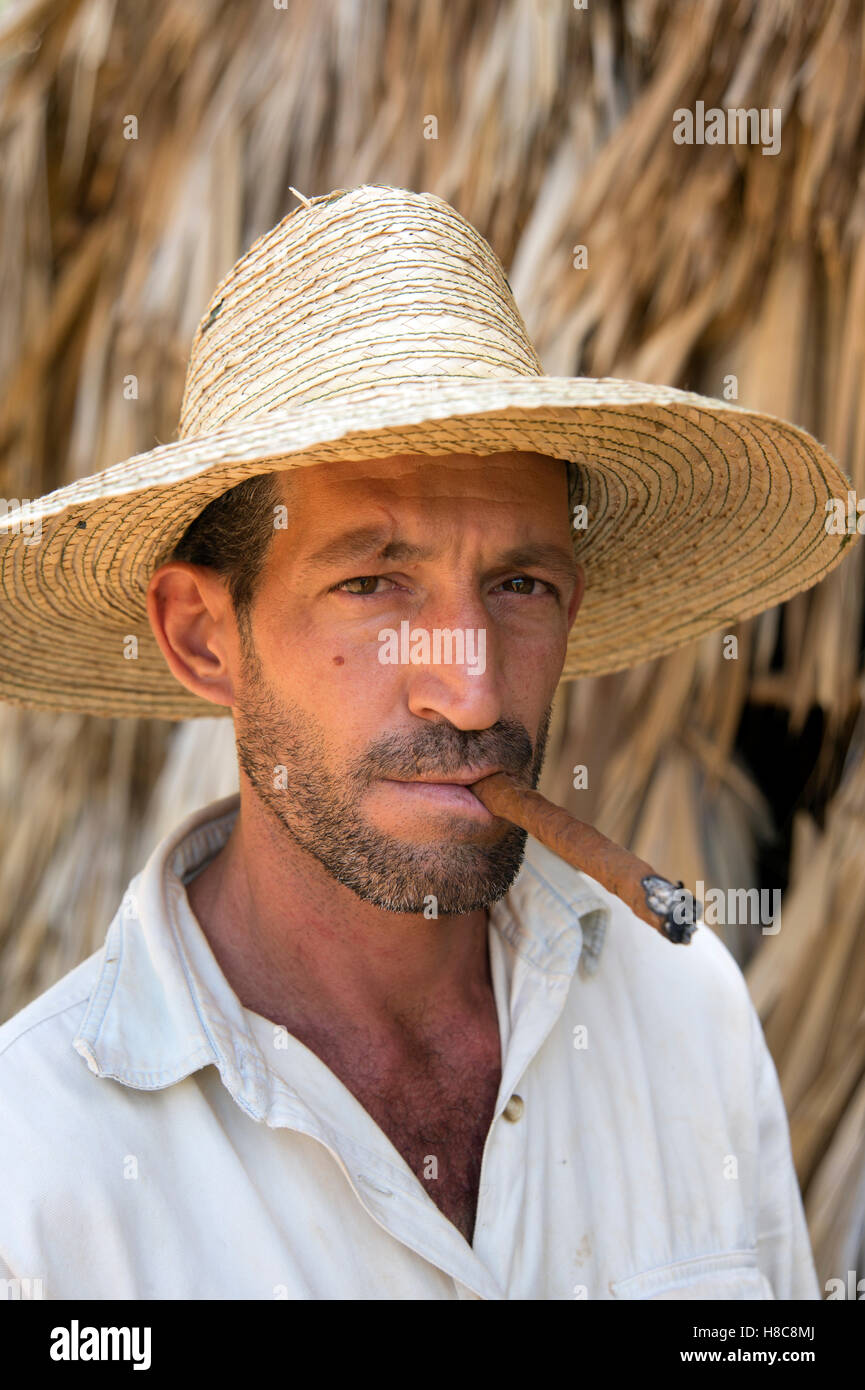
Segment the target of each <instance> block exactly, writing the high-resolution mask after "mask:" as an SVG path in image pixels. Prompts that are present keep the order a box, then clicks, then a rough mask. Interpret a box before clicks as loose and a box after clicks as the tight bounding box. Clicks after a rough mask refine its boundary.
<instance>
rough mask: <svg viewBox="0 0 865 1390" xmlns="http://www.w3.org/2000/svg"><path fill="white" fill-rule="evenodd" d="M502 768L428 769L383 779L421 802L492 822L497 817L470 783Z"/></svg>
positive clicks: (413, 799) (478, 819)
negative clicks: (447, 772)
mask: <svg viewBox="0 0 865 1390" xmlns="http://www.w3.org/2000/svg"><path fill="white" fill-rule="evenodd" d="M499 771H501V769H500V768H498V767H481V768H469V769H467V770H465V771H463V772H455V773H451V774H445V773H441V772H438V773H428V774H426V775H425V776H423V777H412V778H404V779H403V778H399V777H386V778H384V779H383V781H384V782H385V784H386V785H388V784H389V785H390V786H392V787H396V788H398V789H399V792H400V794H401V795H405V796H406V797H408V798H410V799H411V800H412V801H415V802H417V804H418V805H419V806H420V805H422V804H424V803H426V804H428V805H429V806H431V807H432V806H438V807H440V808H441V809H442V810H452V811H459V812H461V813H462V814H464V815H470V816H472V818H473V819H475V820H477V821H479V822H489V821H492V820H494V819H495V817H494V816H493V815H492V813H491V812H490V811H488V810H487V808H486V806H484V804H483V802H482V801H480V800H479V799H478V797H476V796H475V795H474V793H473V792H471V791H470V790H469V787H470V786H471V784H472V782H479V781H480V780H481V778H482V777H489V776H491V774H492V773H493V772H499Z"/></svg>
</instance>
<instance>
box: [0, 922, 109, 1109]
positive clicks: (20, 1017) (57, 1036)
mask: <svg viewBox="0 0 865 1390" xmlns="http://www.w3.org/2000/svg"><path fill="white" fill-rule="evenodd" d="M101 956H102V948H100V949H99V950H97V951H94V952H93V954H92V955H90V956H88V957H87V959H86V960H83V961H82V962H81V963H80V965H76V966H74V967H73V969H72V970H70V971H68V972H67V974H65V975H63V976H62V977H61V978H60V979H59V980H57V981H56V982H55V983H54V984H53V985H51V986H49V988H48V989H46V990H44V991H43V993H42V994H39V995H37V997H36V998H35V999H33V1000H31V1002H30V1003H29V1004H26V1005H25V1006H24V1008H23V1009H19V1010H18V1012H17V1013H16V1014H13V1015H12V1017H11V1018H9V1019H7V1020H6V1022H5V1023H3V1024H0V1104H2V1103H3V1102H5V1101H6V1100H7V1099H8V1092H9V1087H10V1086H12V1085H14V1086H15V1088H16V1089H17V1088H18V1087H24V1086H27V1085H29V1084H31V1082H32V1079H33V1075H34V1073H36V1072H40V1071H43V1070H44V1069H45V1068H46V1067H50V1068H51V1069H52V1070H53V1071H55V1072H59V1071H62V1070H64V1069H65V1068H66V1067H67V1066H68V1067H69V1068H72V1067H74V1068H75V1072H76V1073H77V1071H78V1069H79V1068H82V1069H83V1070H85V1071H86V1064H85V1063H84V1062H83V1060H82V1059H81V1057H79V1055H78V1053H77V1052H75V1050H74V1049H73V1047H72V1039H73V1038H74V1037H75V1035H76V1033H77V1032H78V1029H79V1027H80V1025H81V1022H82V1020H83V1018H84V1014H85V1011H86V1009H87V1001H88V999H89V998H90V995H91V993H92V990H93V987H94V985H95V983H96V979H97V976H98V972H99V965H100V959H101Z"/></svg>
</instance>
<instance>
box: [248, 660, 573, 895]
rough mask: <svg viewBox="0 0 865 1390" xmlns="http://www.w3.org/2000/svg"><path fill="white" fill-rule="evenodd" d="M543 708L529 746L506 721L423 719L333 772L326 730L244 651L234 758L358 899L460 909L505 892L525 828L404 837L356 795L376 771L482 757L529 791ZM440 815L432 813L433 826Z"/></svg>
mask: <svg viewBox="0 0 865 1390" xmlns="http://www.w3.org/2000/svg"><path fill="white" fill-rule="evenodd" d="M551 715H552V705H549V706H548V707H547V709H546V710H545V711H544V715H543V718H542V720H541V724H540V728H539V730H538V735H537V739H536V746H535V748H534V749H533V748H532V741H531V738H530V737H529V734H528V732H527V731H526V729H525V728H524V726H523V725H522V724H520V723H519V722H518V721H517V720H508V719H503V720H499V721H497V723H496V724H494V725H493V726H492V727H491V728H489V729H483V730H477V731H475V730H470V731H464V730H461V729H457V728H455V727H454V726H453V725H452V724H447V723H442V724H427V725H425V726H424V727H422V728H419V729H417V730H416V731H413V732H411V733H387V734H383V735H382V736H381V737H380V738H377V739H375V740H374V741H373V742H372V743H371V744H369V746H368V747H367V749H366V751H365V752H364V753H363V754H362V755H361V756H360V757H358V758H356V759H355V760H353V761H352V762H351V763H350V764H348V765H347V766H345V767H344V768H342V769H340V770H339V772H338V773H333V772H332V771H331V770H330V769H329V767H328V765H327V763H326V761H325V758H324V749H325V748H326V747H327V734H326V731H325V729H324V728H322V727H321V726H320V725H318V724H317V722H316V720H315V719H314V717H313V716H312V715H310V714H309V713H308V712H307V711H305V710H301V709H299V708H298V707H296V706H292V705H289V704H286V703H285V702H284V701H283V699H282V697H281V696H280V695H279V693H278V692H277V691H276V690H275V689H274V688H273V687H272V686H271V685H269V684H268V682H267V681H266V680H265V678H264V675H263V673H262V671H261V668H260V665H259V664H258V661H257V658H256V656H255V655H254V653H252V652H250V651H247V653H246V658H245V662H244V681H243V687H242V690H241V693H240V695H239V696H238V699H237V703H236V705H235V708H234V717H235V738H236V746H237V760H238V763H239V765H240V767H241V768H242V769H243V771H244V773H245V774H246V776H247V778H248V779H249V782H250V784H251V786H252V789H253V791H254V794H255V796H256V797H257V798H258V800H259V802H260V803H261V804H262V806H264V807H265V808H266V810H267V811H269V812H270V813H271V815H272V816H273V817H274V818H275V819H276V821H278V822H279V824H280V826H281V827H282V829H283V830H284V831H285V833H286V834H287V835H289V836H290V837H291V839H292V841H293V842H294V843H295V845H297V846H299V847H300V848H301V849H302V850H304V851H306V853H308V854H310V855H312V856H313V858H315V859H317V860H318V862H319V864H321V865H322V867H323V868H324V869H325V870H326V871H327V873H328V874H329V875H330V876H331V878H333V879H335V880H336V882H337V883H340V884H342V885H343V886H344V887H345V888H349V889H351V891H352V892H353V893H355V894H356V895H357V896H358V897H359V898H361V899H363V901H364V902H369V903H373V904H374V905H375V906H376V907H380V908H384V909H385V910H386V911H388V912H406V913H414V914H420V913H424V910H425V909H426V915H428V916H429V915H432V916H439V915H449V914H465V913H469V912H476V911H477V910H478V909H480V908H485V907H488V906H489V905H490V904H491V903H494V902H496V901H498V899H499V898H502V897H504V895H505V893H507V891H508V889H509V888H510V886H511V884H512V883H513V881H514V879H515V878H516V875H517V872H518V870H519V867H520V864H521V863H522V860H523V855H524V853H525V845H526V832H525V830H522V829H520V827H519V826H516V825H508V826H507V828H506V829H505V830H504V831H503V832H502V834H501V836H500V837H499V838H498V839H496V840H495V841H493V842H492V843H488V844H476V843H471V842H469V841H468V840H467V839H466V836H467V835H476V834H477V826H476V825H475V826H474V827H472V826H470V825H469V824H468V823H467V822H466V821H465V820H464V819H463V818H462V817H460V816H454V818H453V838H452V839H451V840H449V841H448V842H447V843H442V842H441V841H440V840H435V839H433V838H430V839H429V840H426V841H425V840H424V839H423V838H422V836H421V837H420V838H419V837H417V836H416V837H415V838H414V839H413V840H412V841H411V842H406V841H405V840H401V839H399V838H398V837H396V836H395V835H389V834H387V833H386V832H384V831H381V830H379V829H377V828H376V827H375V826H374V825H373V824H371V823H370V822H369V821H368V820H366V819H365V818H364V816H363V814H362V812H361V810H360V807H361V805H362V800H363V794H364V792H365V791H366V789H367V788H368V787H369V786H370V785H371V784H373V783H374V782H376V781H377V780H378V779H379V778H383V777H385V778H386V777H392V778H397V779H405V780H408V779H410V778H412V777H418V776H427V777H431V776H433V775H434V774H437V773H440V774H441V775H442V776H443V777H448V776H451V775H454V774H456V773H457V772H459V771H461V770H462V769H464V768H466V767H479V766H480V767H484V766H489V765H493V766H496V765H498V766H501V767H503V768H505V769H506V770H507V771H508V772H511V773H512V774H513V775H514V776H516V777H519V778H520V779H521V780H524V781H528V782H529V784H530V785H531V786H532V787H535V786H536V785H537V780H538V777H539V776H540V771H541V767H542V765H543V760H544V752H545V749H546V743H547V735H548V732H549V726H550V719H551ZM442 823H443V819H442V817H441V816H440V815H439V816H437V817H436V824H437V825H439V826H440V825H441V824H442ZM483 833H484V834H489V830H488V829H487V828H485V830H484V832H483ZM430 899H434V900H435V910H434V911H431V903H430Z"/></svg>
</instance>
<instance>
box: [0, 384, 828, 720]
mask: <svg viewBox="0 0 865 1390" xmlns="http://www.w3.org/2000/svg"><path fill="white" fill-rule="evenodd" d="M507 450H522V451H528V452H532V453H539V454H547V455H551V456H552V457H555V458H560V459H569V460H572V461H574V462H576V463H578V464H579V465H580V466H581V472H582V475H583V499H582V500H583V503H584V505H585V506H586V509H587V524H586V526H585V528H584V529H575V530H574V533H573V534H574V547H575V553H576V555H577V558H578V559H579V561H580V563H581V564H582V565H583V567H584V570H585V574H586V592H585V597H584V600H583V604H582V607H581V609H580V612H579V614H578V617H577V621H576V623H575V625H574V628H573V630H572V633H571V637H570V640H569V643H568V650H567V657H566V661H565V666H564V669H563V672H562V679H563V680H573V679H575V678H577V677H579V676H588V675H600V674H603V673H607V672H612V671H617V670H620V669H622V668H624V667H627V666H631V665H634V664H636V663H638V662H642V661H647V660H649V659H651V658H654V657H658V656H662V655H664V654H666V653H668V652H671V651H673V650H674V649H676V648H677V647H680V646H682V645H683V644H684V643H686V642H690V641H693V640H694V639H696V638H698V637H701V636H702V635H703V634H705V633H708V632H712V631H715V630H719V629H725V630H727V629H729V628H730V627H731V626H732V624H734V623H736V622H739V621H741V620H743V619H745V618H749V617H751V616H753V615H754V614H756V613H759V612H761V611H762V610H764V609H766V608H769V607H772V606H773V605H775V604H777V603H781V602H783V601H784V600H785V599H788V598H790V597H791V596H792V595H793V594H796V593H798V592H800V591H801V590H803V589H807V588H809V587H810V586H812V585H814V584H816V583H818V582H819V581H820V580H821V579H823V578H824V577H825V576H826V575H827V574H828V573H829V572H830V570H832V569H833V568H834V567H835V565H837V564H838V562H839V560H840V559H841V557H842V552H843V550H844V547H845V545H846V544H847V543H848V542H849V541H850V540H852V539H854V536H853V535H849V534H844V535H836V534H831V533H830V532H829V530H827V524H826V523H827V515H828V511H827V503H828V502H829V500H830V499H832V498H841V499H842V500H844V499H846V496H847V491H848V488H849V486H850V484H849V480H848V479H847V478H846V476H845V475H844V473H843V472H842V471H841V469H840V468H839V467H838V465H837V464H836V463H835V461H834V460H833V458H832V457H831V455H830V454H829V453H828V452H827V451H826V450H825V449H824V448H823V447H822V446H821V445H820V444H818V443H817V441H816V440H814V439H813V438H812V437H811V436H810V435H809V434H807V433H806V432H805V431H803V430H801V429H798V428H796V427H795V426H793V425H791V424H788V423H787V422H785V421H783V420H779V419H775V418H774V417H772V416H768V415H765V414H761V413H758V412H756V411H752V410H746V409H742V408H740V407H738V406H735V405H733V404H731V403H728V402H726V401H720V400H714V399H712V398H710V397H705V396H699V395H695V394H692V393H690V392H685V391H678V390H675V389H673V388H671V387H663V386H655V385H650V384H642V383H638V382H628V381H620V380H616V379H612V378H601V379H597V380H595V379H592V378H562V377H534V376H533V377H525V376H513V377H497V378H495V379H492V380H483V379H477V378H461V377H454V376H449V377H446V378H431V379H429V380H424V379H421V380H417V379H413V380H411V381H408V382H405V383H396V384H389V385H387V386H377V387H376V388H375V389H370V388H364V389H363V390H360V391H355V392H353V393H352V394H350V395H348V396H343V395H340V396H339V397H338V399H335V400H332V401H330V402H325V403H323V404H322V403H318V402H317V403H315V404H314V405H306V406H304V405H301V406H298V407H297V408H295V409H292V410H290V411H277V412H272V413H269V414H267V415H262V416H259V417H258V418H256V419H252V420H248V421H245V422H243V423H238V424H236V425H234V426H232V427H230V428H226V429H224V430H220V431H219V432H218V433H212V434H208V435H204V436H199V437H193V438H185V439H181V440H178V441H176V442H173V443H169V444H164V445H160V446H159V447H157V448H155V449H152V450H150V451H148V452H147V453H143V454H138V455H136V456H135V457H133V458H130V459H127V460H126V461H125V462H123V463H120V464H117V465H115V466H113V467H111V468H108V469H106V470H105V471H104V472H102V473H97V474H95V475H93V476H91V477H88V478H83V479H81V480H79V481H77V482H75V483H72V484H70V485H69V486H67V487H64V488H60V489H58V490H57V491H55V492H52V493H49V494H47V495H46V496H45V497H43V498H41V499H39V501H38V502H36V503H33V504H31V505H30V507H29V509H28V510H27V511H26V512H10V513H9V515H7V516H6V517H5V518H0V614H2V630H3V638H2V644H0V699H2V700H4V701H7V702H10V703H14V704H19V705H25V706H29V707H33V708H39V709H51V710H67V711H78V712H81V713H87V714H97V715H103V716H133V715H139V716H141V715H145V716H151V717H156V718H160V719H185V718H189V717H195V716H198V715H219V714H230V713H231V711H230V709H228V708H226V707H225V706H220V705H214V704H211V703H210V702H208V701H206V700H203V699H200V698H199V697H197V696H195V695H193V694H191V693H190V692H189V691H187V690H186V689H185V688H184V687H183V686H182V685H180V684H179V682H178V681H177V680H176V679H175V677H174V676H173V675H172V673H171V671H170V670H169V668H168V665H167V663H166V662H165V659H164V657H163V655H162V653H161V651H160V650H159V647H158V645H157V643H156V641H155V639H154V637H153V634H152V632H151V629H150V625H149V622H148V619H147V613H146V605H145V595H146V591H147V586H148V582H149V580H150V577H151V575H152V573H153V571H154V569H155V568H156V567H157V565H158V564H159V563H162V562H164V561H165V560H166V559H167V558H168V555H169V554H170V552H171V550H172V548H173V546H174V545H175V544H176V542H177V541H178V540H179V539H180V537H181V535H182V534H183V532H184V531H185V530H186V528H187V526H188V525H189V523H190V522H191V521H192V520H193V518H194V517H195V516H196V515H197V514H198V513H199V512H200V511H201V510H202V509H203V508H204V507H205V506H206V505H207V503H208V502H210V501H211V500H212V499H213V498H215V497H217V496H218V495H219V494H220V493H222V492H225V491H226V490H227V489H228V488H230V487H233V486H235V484H237V483H239V482H242V481H243V480H244V479H245V478H248V477H250V476H252V475H254V474H256V473H262V472H268V471H270V470H271V469H282V468H296V467H307V466H310V465H315V464H326V463H328V462H333V461H336V460H351V459H356V460H358V464H359V467H362V462H363V460H365V459H370V458H384V457H390V456H393V455H395V454H429V455H437V454H438V455H441V454H449V453H469V454H478V455H483V454H494V453H499V452H503V451H507ZM37 523H38V527H40V528H41V534H40V535H39V537H38V539H37V538H36V535H35V529H36V528H37ZM131 637H135V638H136V639H137V641H136V642H134V643H133V642H130V638H131Z"/></svg>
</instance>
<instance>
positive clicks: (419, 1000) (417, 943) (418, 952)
mask: <svg viewBox="0 0 865 1390" xmlns="http://www.w3.org/2000/svg"><path fill="white" fill-rule="evenodd" d="M187 895H188V898H189V902H190V905H191V907H192V910H193V912H194V913H195V916H196V918H197V919H198V921H199V923H200V925H201V927H202V930H203V931H204V933H205V936H206V937H207V940H208V942H209V944H210V947H211V949H212V951H213V953H214V955H215V957H216V959H217V961H218V963H219V966H220V968H221V970H222V972H223V974H224V975H225V977H226V979H227V980H228V983H229V984H230V985H231V987H232V989H233V990H234V992H235V994H236V995H237V996H238V998H239V999H240V1002H241V1003H242V1004H243V1005H244V1006H245V1007H246V1008H249V1009H252V1010H253V1011H254V1012H256V1013H258V1014H261V1015H263V1016H264V1017H265V1018H269V1019H273V1020H274V1022H276V1023H281V1024H283V1025H284V1026H285V1027H286V1028H287V1029H288V1030H289V1032H292V1033H294V1034H295V1035H296V1036H298V1037H300V1038H301V1039H302V1040H304V1041H309V1043H310V1045H315V1042H316V1040H318V1041H322V1042H323V1041H325V1040H326V1039H331V1040H336V1039H339V1038H340V1037H342V1038H349V1037H351V1036H352V1035H354V1037H358V1036H359V1035H360V1036H362V1037H363V1038H365V1039H366V1040H367V1042H368V1044H369V1046H370V1047H372V1048H374V1049H375V1050H376V1051H380V1052H381V1053H382V1054H383V1055H385V1056H387V1055H390V1054H393V1055H394V1056H397V1055H398V1054H399V1053H400V1052H401V1050H402V1049H404V1048H405V1047H406V1046H412V1047H414V1046H417V1045H418V1044H421V1045H423V1043H424V1042H428V1043H430V1044H431V1045H434V1044H436V1042H437V1041H438V1040H439V1039H440V1038H442V1037H443V1036H445V1035H446V1034H447V1033H448V1031H449V1030H450V1029H452V1028H454V1027H456V1028H460V1027H461V1026H463V1025H464V1024H465V1022H466V1021H467V1020H470V1019H471V1018H473V1017H475V1018H480V1017H487V1018H488V1017H489V1016H490V1009H491V1006H493V996H492V983H491V977H490V967H489V956H488V949H487V913H486V911H485V910H484V909H480V910H478V911H476V912H473V913H470V914H467V915H464V916H440V917H438V918H433V919H427V918H425V917H424V916H423V914H422V913H419V914H413V913H395V912H388V911H386V910H384V909H382V908H379V907H376V906H375V905H374V904H372V903H369V902H365V901H363V900H362V899H360V898H359V897H358V896H357V895H356V894H355V893H353V892H352V891H351V890H350V889H348V888H346V887H344V886H343V885H342V884H340V883H338V882H337V881H336V880H335V879H333V878H332V877H331V876H330V875H329V874H328V873H327V872H326V870H325V869H324V868H323V866H322V865H321V864H319V862H318V861H317V860H316V859H315V858H314V857H313V856H312V855H309V854H307V853H306V852H305V851H304V850H302V849H301V848H300V847H299V846H298V845H297V844H296V843H295V842H294V840H293V839H292V837H291V836H290V835H289V833H288V832H287V831H286V830H285V829H284V828H283V827H282V826H279V825H276V824H274V822H273V820H272V819H271V818H270V817H269V815H268V813H267V811H266V810H265V809H264V808H263V807H261V806H260V804H259V803H257V802H256V801H255V800H254V798H253V799H250V800H249V801H247V802H245V801H244V799H243V797H241V807H240V811H239V814H238V817H237V820H236V822H235V825H234V828H233V831H232V834H231V836H230V837H229V839H228V841H227V843H226V844H225V846H224V847H223V849H222V850H221V851H220V852H219V854H217V855H216V856H215V857H214V858H213V859H212V860H211V861H210V863H209V864H208V865H207V866H206V867H205V868H204V869H203V870H202V871H201V873H200V874H198V875H197V876H196V877H195V878H194V879H193V880H192V881H191V882H190V883H189V885H188V887H187Z"/></svg>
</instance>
